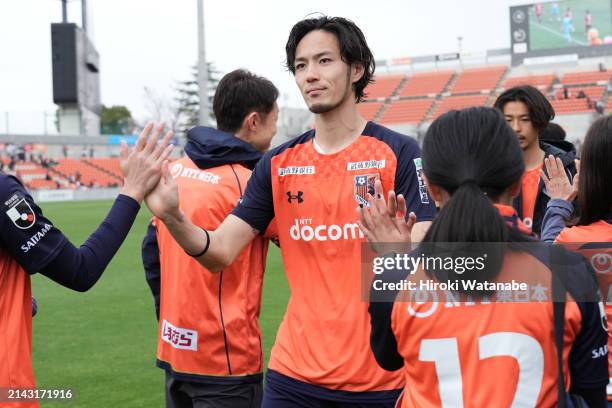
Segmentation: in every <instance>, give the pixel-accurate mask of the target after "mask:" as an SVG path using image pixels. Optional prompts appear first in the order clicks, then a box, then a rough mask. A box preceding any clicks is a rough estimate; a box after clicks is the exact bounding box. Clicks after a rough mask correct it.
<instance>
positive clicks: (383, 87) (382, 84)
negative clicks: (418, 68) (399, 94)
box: [365, 75, 405, 100]
mask: <svg viewBox="0 0 612 408" xmlns="http://www.w3.org/2000/svg"><path fill="white" fill-rule="evenodd" d="M404 78H405V75H380V76H375V77H374V83H373V84H370V85H369V86H368V87H366V89H365V93H366V95H367V96H368V99H370V100H372V99H376V98H388V97H390V96H392V95H393V92H394V91H395V90H396V89H397V87H398V86H399V84H400V83H401V82H402V80H403V79H404Z"/></svg>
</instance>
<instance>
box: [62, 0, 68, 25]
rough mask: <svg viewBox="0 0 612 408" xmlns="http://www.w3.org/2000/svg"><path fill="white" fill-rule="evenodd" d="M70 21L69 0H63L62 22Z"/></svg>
mask: <svg viewBox="0 0 612 408" xmlns="http://www.w3.org/2000/svg"><path fill="white" fill-rule="evenodd" d="M67 22H68V0H62V23H64V24H66V23H67Z"/></svg>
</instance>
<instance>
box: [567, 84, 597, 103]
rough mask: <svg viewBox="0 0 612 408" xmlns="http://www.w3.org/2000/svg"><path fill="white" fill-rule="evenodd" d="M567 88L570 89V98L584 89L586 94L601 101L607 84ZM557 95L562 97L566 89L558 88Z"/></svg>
mask: <svg viewBox="0 0 612 408" xmlns="http://www.w3.org/2000/svg"><path fill="white" fill-rule="evenodd" d="M567 90H568V96H569V98H573V99H575V98H576V96H578V93H579V92H580V91H583V92H584V93H585V95H586V96H588V97H589V98H591V99H596V100H598V101H601V100H602V98H603V95H604V92H605V91H606V87H605V86H580V87H572V88H567ZM555 95H556V96H557V100H559V99H562V98H563V95H564V90H563V89H557V91H556V92H555Z"/></svg>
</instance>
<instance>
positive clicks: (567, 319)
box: [357, 108, 608, 407]
mask: <svg viewBox="0 0 612 408" xmlns="http://www.w3.org/2000/svg"><path fill="white" fill-rule="evenodd" d="M422 160H423V163H422V164H423V172H424V175H423V176H424V179H425V182H426V184H427V188H428V191H429V193H430V195H431V197H432V198H433V199H434V200H436V201H438V202H440V206H441V210H440V212H439V213H438V215H437V216H436V218H435V219H434V220H433V223H432V225H431V227H430V229H429V230H428V232H427V234H426V235H425V237H424V239H423V242H421V243H420V244H419V246H418V247H417V249H416V250H415V251H413V252H411V253H410V255H409V256H410V257H412V259H414V258H415V257H422V256H424V255H423V254H425V255H428V256H431V255H434V254H435V253H436V251H438V250H439V249H440V248H448V247H449V244H455V245H457V246H458V247H461V246H462V245H463V247H467V248H468V249H467V251H468V252H471V253H473V252H477V250H478V249H479V248H480V249H482V250H483V251H485V250H486V251H487V252H493V253H494V254H493V255H494V256H492V257H489V258H492V261H491V262H489V261H488V260H487V262H486V264H487V267H486V268H484V270H482V271H475V270H471V271H470V270H468V271H467V272H465V273H464V271H460V270H459V269H458V268H456V269H454V270H451V271H445V270H439V269H441V268H439V267H438V269H436V267H432V268H423V265H425V263H421V264H420V265H418V266H417V267H416V268H415V270H412V271H410V270H408V269H406V270H404V269H400V268H399V267H395V269H394V268H391V269H388V270H385V271H383V272H377V271H376V270H374V273H381V274H378V275H377V276H376V277H375V278H374V279H375V280H381V281H383V282H384V283H385V284H387V286H386V287H387V288H391V290H387V291H386V292H385V293H384V296H383V298H380V297H379V296H380V295H381V294H380V293H374V292H375V291H376V290H377V289H376V285H372V290H371V292H370V305H369V312H370V318H371V328H372V331H371V338H370V340H371V341H370V343H371V349H372V352H373V354H374V356H375V358H376V361H377V362H378V364H379V365H380V366H381V367H383V368H384V369H386V370H390V371H395V370H403V372H404V376H405V379H406V387H405V389H404V393H403V395H402V397H401V398H400V400H399V401H398V404H397V406H398V407H450V406H452V407H459V406H500V407H501V406H525V407H527V406H528V407H535V406H537V407H554V406H566V405H565V402H566V396H567V395H568V393H571V394H578V395H579V396H581V397H582V398H583V399H584V400H585V401H587V402H588V404H589V406H591V407H604V406H605V387H606V385H607V383H608V370H607V363H606V357H607V353H604V352H603V350H605V349H606V344H607V333H606V331H605V328H604V327H603V326H602V314H601V312H600V307H599V305H598V303H597V302H595V301H592V300H591V301H589V300H588V299H583V298H584V294H585V293H591V292H590V290H593V286H594V281H593V270H592V268H590V266H589V265H588V264H587V263H585V262H581V261H579V260H578V257H579V256H578V255H576V254H572V253H570V252H567V251H563V256H565V259H566V260H567V261H568V262H567V265H568V270H567V275H566V276H567V277H568V281H567V282H565V283H566V286H567V292H566V296H567V300H568V301H567V302H566V303H565V309H564V320H562V321H563V322H564V326H563V327H564V331H563V335H564V336H563V339H564V347H563V353H561V354H557V349H556V346H555V334H554V333H555V324H554V321H553V320H554V319H553V314H554V313H553V303H552V302H548V301H540V302H534V301H533V297H530V296H533V294H532V292H531V291H530V290H529V289H527V291H526V294H527V300H526V301H525V300H523V301H522V302H521V301H520V300H519V298H518V297H517V296H518V294H519V292H518V291H516V292H511V293H510V298H508V294H507V293H506V294H505V296H506V297H505V299H504V300H503V301H502V297H501V295H502V293H501V292H495V291H480V292H478V291H475V290H467V289H465V287H464V286H463V285H457V286H456V288H451V289H449V290H448V291H442V292H438V293H437V295H440V296H442V297H439V296H438V298H437V299H436V298H435V296H434V295H436V293H432V292H429V293H430V294H431V295H427V296H430V298H423V297H418V296H419V293H418V292H415V291H412V292H411V291H410V290H407V292H408V293H406V291H405V290H403V289H402V291H400V290H397V289H396V288H399V287H400V286H399V285H397V284H398V283H401V282H403V281H405V280H407V279H408V280H411V281H412V282H415V281H417V280H421V281H425V280H429V281H433V282H434V283H443V282H450V280H451V279H453V280H454V281H457V282H459V283H462V282H464V281H467V280H470V279H472V280H476V281H479V282H485V281H487V282H494V283H505V282H509V281H510V280H516V281H519V282H539V283H544V284H545V286H546V284H548V287H547V288H546V289H548V290H550V286H551V282H552V277H553V266H552V265H551V263H552V261H551V256H550V253H549V252H548V251H542V249H545V250H547V249H548V248H543V246H542V244H539V242H538V241H537V239H536V237H535V236H533V235H530V230H529V229H528V228H526V227H525V226H524V225H523V224H522V222H521V221H520V219H519V218H518V216H517V215H516V213H515V211H514V209H513V208H512V200H513V198H514V197H515V196H516V195H517V194H518V192H519V190H520V186H521V178H522V176H523V173H524V171H525V165H524V162H523V158H522V152H521V148H520V145H519V142H518V140H517V138H516V135H515V134H514V132H513V130H512V129H511V128H510V127H509V126H508V124H507V123H506V122H505V120H504V118H503V117H502V115H501V113H500V112H498V111H496V110H494V109H491V108H469V109H465V110H461V111H450V112H448V113H446V114H444V115H442V116H440V117H439V118H438V119H436V120H435V121H434V122H433V123H432V124H431V126H430V128H429V129H428V131H427V134H426V136H425V139H424V141H423V151H422ZM405 203H406V201H405V199H404V198H403V197H402V196H401V195H399V196H397V198H396V196H395V194H394V193H393V192H389V195H388V203H386V202H385V198H384V197H383V195H382V185H381V184H380V183H379V182H377V183H376V185H375V196H370V197H369V206H365V207H360V208H358V209H357V211H358V214H359V225H360V228H361V229H362V231H363V233H364V235H365V236H366V238H367V239H368V241H369V242H370V243H371V244H373V248H374V249H375V250H376V251H378V253H379V254H381V253H382V254H384V253H385V252H386V251H385V250H384V248H385V243H387V244H394V245H393V248H394V251H396V252H397V250H396V249H397V248H398V244H401V245H404V246H405V247H406V248H409V247H410V244H411V239H410V230H411V228H412V225H413V224H414V215H413V214H412V213H410V214H409V215H408V216H407V217H404V214H407V213H408V209H407V208H406V204H405ZM451 247H452V245H451ZM387 248H389V247H387ZM485 253H486V252H485ZM395 255H397V253H395V254H391V255H390V257H395ZM387 257H389V255H388V256H387ZM485 257H486V256H485ZM422 259H424V258H422ZM385 260H388V259H385ZM457 265H458V263H457ZM555 268H556V267H555ZM391 283H394V284H396V286H393V285H389V284H391ZM594 290H595V291H596V288H595V289H594ZM564 293H565V292H564ZM421 294H422V293H421ZM549 294H550V293H549ZM415 296H417V297H416V298H415ZM549 299H550V298H549ZM570 300H571V301H570ZM561 309H563V307H561ZM559 339H561V337H560V336H559ZM600 351H601V353H600ZM558 358H560V359H562V362H563V371H562V373H563V375H558V374H559V370H558V367H559V364H558V362H557V361H558ZM559 378H564V381H560V380H559ZM564 384H567V386H566V387H565V388H564V386H563V385H564ZM570 385H571V386H570Z"/></svg>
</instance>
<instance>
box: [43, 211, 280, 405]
mask: <svg viewBox="0 0 612 408" xmlns="http://www.w3.org/2000/svg"><path fill="white" fill-rule="evenodd" d="M110 205H111V202H110V201H93V202H91V201H90V202H69V203H44V204H42V208H43V212H44V214H45V215H46V216H47V217H49V218H50V219H51V220H52V221H53V222H54V223H55V225H56V226H57V227H58V228H60V229H61V230H62V231H63V232H64V233H65V234H66V235H67V236H68V237H69V238H70V240H71V241H72V243H73V244H75V245H76V246H79V245H80V244H82V243H83V241H84V240H85V239H86V238H87V237H88V236H89V234H90V233H91V232H92V231H93V230H94V229H95V228H96V227H97V226H98V224H99V223H100V222H101V221H102V219H103V218H104V216H105V214H106V213H107V211H108V210H109V208H110ZM149 216H150V215H149V213H148V212H147V211H146V209H143V210H141V211H140V213H139V215H138V218H137V220H136V222H135V224H134V226H133V227H132V230H131V232H130V234H129V235H128V237H127V239H126V241H125V242H124V244H123V246H122V247H121V249H120V250H119V252H118V253H117V255H116V256H115V258H114V259H113V261H112V262H111V264H110V265H109V267H108V268H107V270H106V272H105V273H104V274H103V275H102V277H101V279H100V281H99V282H98V283H97V284H96V286H94V288H93V289H91V290H90V291H89V292H87V293H76V292H72V291H70V290H68V289H65V288H63V287H61V286H59V285H57V284H56V283H54V282H52V281H50V280H49V279H48V278H46V277H44V276H38V275H35V276H34V277H33V279H32V293H33V295H34V297H35V298H36V299H37V301H38V315H37V316H36V317H34V320H33V321H34V322H33V326H34V328H33V337H34V341H33V346H32V348H33V358H34V370H35V374H36V380H37V385H38V387H39V388H71V389H72V390H73V392H74V394H75V399H74V400H73V401H71V402H49V401H43V402H42V403H41V406H42V407H48V406H53V407H54V406H59V407H63V406H66V407H88V408H89V407H91V408H94V407H105V408H106V407H161V406H163V405H164V404H163V401H164V399H163V398H164V396H163V395H164V394H163V387H164V375H163V371H162V370H160V369H158V368H156V367H155V353H156V350H157V321H156V319H155V310H154V306H153V297H152V296H151V292H150V291H149V288H148V286H147V284H146V281H145V278H144V272H143V269H142V264H141V261H140V243H141V241H142V238H143V236H144V232H145V229H146V224H147V222H148V219H149ZM263 291H264V293H263V305H262V313H261V326H262V330H263V338H264V346H265V356H266V362H267V358H268V356H269V354H270V348H271V347H272V344H273V342H274V337H275V336H276V331H277V328H278V325H279V324H280V321H281V319H282V316H283V314H284V312H285V308H286V304H287V299H288V297H289V289H288V288H287V281H286V278H285V275H284V271H283V266H282V261H281V257H280V252H279V250H278V249H277V248H276V247H275V246H274V245H272V246H271V249H270V253H269V256H268V268H267V271H266V274H265V283H264V289H263Z"/></svg>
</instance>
